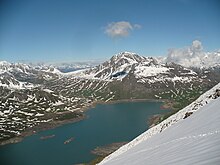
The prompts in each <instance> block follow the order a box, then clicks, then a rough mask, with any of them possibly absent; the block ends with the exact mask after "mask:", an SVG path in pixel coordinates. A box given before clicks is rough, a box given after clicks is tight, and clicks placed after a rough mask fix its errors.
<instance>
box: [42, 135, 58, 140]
mask: <svg viewBox="0 0 220 165" xmlns="http://www.w3.org/2000/svg"><path fill="white" fill-rule="evenodd" d="M53 137H55V135H48V136H41V137H40V140H46V139H50V138H53Z"/></svg>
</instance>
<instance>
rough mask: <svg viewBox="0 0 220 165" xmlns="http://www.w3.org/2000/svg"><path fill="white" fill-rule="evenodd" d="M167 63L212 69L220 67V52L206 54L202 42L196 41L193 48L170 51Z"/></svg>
mask: <svg viewBox="0 0 220 165" xmlns="http://www.w3.org/2000/svg"><path fill="white" fill-rule="evenodd" d="M165 61H166V62H175V63H178V64H180V65H183V66H185V67H199V68H201V67H211V66H215V65H220V52H205V51H204V50H203V46H202V43H201V41H198V40H194V41H193V42H192V45H191V46H188V47H186V48H182V49H170V50H169V52H168V56H167V58H166V59H165Z"/></svg>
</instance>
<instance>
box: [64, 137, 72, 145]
mask: <svg viewBox="0 0 220 165" xmlns="http://www.w3.org/2000/svg"><path fill="white" fill-rule="evenodd" d="M73 140H74V137H71V138H69V139H67V140H65V141H64V144H68V143H70V142H71V141H73Z"/></svg>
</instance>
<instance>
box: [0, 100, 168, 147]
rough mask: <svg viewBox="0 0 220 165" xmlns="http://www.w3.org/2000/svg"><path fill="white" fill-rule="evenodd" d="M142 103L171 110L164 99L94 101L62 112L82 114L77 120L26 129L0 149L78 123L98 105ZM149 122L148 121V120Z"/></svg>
mask: <svg viewBox="0 0 220 165" xmlns="http://www.w3.org/2000/svg"><path fill="white" fill-rule="evenodd" d="M143 101H147V102H162V103H163V105H162V107H161V108H162V109H168V108H172V107H169V106H167V105H170V104H169V103H170V101H169V100H165V99H163V100H162V99H122V100H112V101H108V102H105V101H95V102H93V103H91V104H90V105H87V106H85V107H82V108H80V109H78V110H76V111H73V112H63V114H64V113H66V114H68V113H70V114H72V113H76V112H80V113H82V116H79V117H77V118H71V119H67V120H63V121H59V120H58V121H52V122H48V123H43V124H39V125H38V126H35V127H32V128H28V129H27V130H25V131H23V132H21V134H20V135H18V136H16V137H12V138H10V139H7V140H3V141H1V142H0V147H1V146H4V145H7V144H14V143H19V142H21V141H22V140H23V139H24V138H25V137H28V136H31V135H34V134H37V133H38V132H41V131H45V130H50V129H55V128H57V127H60V126H63V125H65V124H70V123H76V122H79V121H82V120H84V119H86V118H87V117H86V115H85V112H86V111H88V110H90V109H92V108H94V107H96V106H97V105H98V104H102V105H103V104H117V103H123V102H125V103H126V102H143ZM149 120H150V119H149Z"/></svg>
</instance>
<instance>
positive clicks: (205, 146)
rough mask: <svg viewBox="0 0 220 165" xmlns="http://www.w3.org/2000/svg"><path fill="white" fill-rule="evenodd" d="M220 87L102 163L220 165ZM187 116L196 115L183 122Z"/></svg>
mask: <svg viewBox="0 0 220 165" xmlns="http://www.w3.org/2000/svg"><path fill="white" fill-rule="evenodd" d="M216 89H220V83H219V84H218V85H216V86H215V87H214V88H212V89H211V90H209V91H208V92H206V93H204V94H203V95H201V96H200V97H199V98H198V99H197V100H196V101H194V102H193V103H192V104H190V105H189V106H187V107H185V108H184V109H182V110H181V111H179V112H178V113H176V114H174V115H172V116H171V117H169V118H168V119H166V120H164V121H163V122H162V123H160V124H158V125H157V126H155V127H153V128H151V129H149V130H148V131H146V132H145V133H143V134H141V135H140V136H139V137H137V138H136V139H134V140H133V141H131V142H130V143H128V144H127V145H125V146H123V147H121V148H120V149H119V150H117V151H116V152H114V153H113V154H111V155H109V156H108V157H106V158H105V159H104V160H103V161H102V162H101V163H100V165H102V164H105V165H108V164H111V165H117V164H118V165H123V164H126V165H128V164H135V165H136V164H138V165H142V164H148V165H151V164H152V165H155V164H178V165H180V164H182V165H186V164H194V165H195V164H219V163H220V108H219V107H220V97H218V98H217V99H214V95H215V93H216ZM187 112H193V115H191V116H190V117H187V118H186V119H183V118H184V117H185V115H186V113H187Z"/></svg>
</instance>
